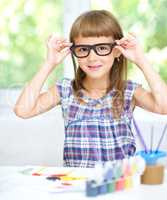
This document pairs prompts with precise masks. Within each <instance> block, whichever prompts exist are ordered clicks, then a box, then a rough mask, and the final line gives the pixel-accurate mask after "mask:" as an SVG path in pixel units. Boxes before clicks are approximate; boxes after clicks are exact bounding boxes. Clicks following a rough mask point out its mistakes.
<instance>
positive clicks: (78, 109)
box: [15, 10, 167, 167]
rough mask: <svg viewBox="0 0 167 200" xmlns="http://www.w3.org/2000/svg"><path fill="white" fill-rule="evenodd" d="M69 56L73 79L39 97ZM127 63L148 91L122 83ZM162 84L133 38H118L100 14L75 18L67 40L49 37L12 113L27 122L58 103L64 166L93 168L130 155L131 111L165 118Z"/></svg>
mask: <svg viewBox="0 0 167 200" xmlns="http://www.w3.org/2000/svg"><path fill="white" fill-rule="evenodd" d="M69 54H71V55H72V59H73V63H74V69H75V78H74V80H69V79H63V80H62V81H59V82H57V83H56V85H55V86H53V87H52V88H50V89H49V90H48V91H47V92H44V93H40V91H41V88H42V86H43V84H44V82H45V80H46V79H47V77H48V75H49V74H50V73H51V72H52V70H53V69H54V68H55V67H57V65H58V64H59V63H60V62H62V60H63V59H64V58H65V57H66V56H67V55H69ZM127 59H128V60H130V61H131V62H133V63H135V64H136V66H137V67H139V68H140V70H141V71H142V72H143V74H144V76H145V78H146V80H147V82H148V84H149V86H150V88H151V91H150V92H149V91H146V90H145V89H143V88H142V87H141V86H140V85H138V84H136V83H134V82H132V81H127V80H126V74H127V70H126V68H127V66H126V65H127ZM166 94H167V85H166V84H165V83H164V82H163V81H162V80H161V79H160V76H159V75H158V74H157V73H156V72H155V71H154V70H153V69H152V68H151V67H150V64H149V63H148V61H147V59H146V58H145V56H144V53H143V51H142V49H141V47H140V45H139V43H138V40H137V38H136V36H135V35H134V34H132V33H129V34H128V35H127V36H126V37H124V36H123V33H122V30H121V27H120V25H119V24H118V22H117V20H116V19H115V18H114V16H113V15H112V14H111V13H110V12H108V11H105V10H98V11H97V10H93V11H88V12H86V13H83V14H82V15H80V16H79V17H78V18H77V19H76V21H75V22H74V24H73V25H72V28H71V33H70V42H68V41H67V40H65V39H59V38H56V37H55V36H54V35H52V36H51V37H50V38H49V40H48V56H47V59H46V61H45V63H44V65H43V67H42V68H41V69H40V71H39V72H38V73H37V74H36V75H35V77H34V78H33V79H32V80H31V82H30V83H29V84H28V85H27V86H26V87H25V89H24V90H23V92H22V94H21V96H20V97H19V99H18V101H17V103H16V106H15V113H16V115H18V116H19V117H22V118H30V117H33V116H35V115H39V114H41V113H43V112H46V111H48V110H49V109H51V108H53V107H54V106H56V105H58V104H61V105H62V111H63V117H64V121H65V142H64V165H65V166H70V167H93V166H94V165H95V163H96V162H97V161H99V160H100V161H104V162H105V161H109V160H117V159H123V158H124V157H126V156H132V155H134V153H135V149H136V146H135V141H134V137H133V134H132V131H131V120H132V116H133V109H134V107H135V106H140V107H142V108H144V109H146V110H148V111H151V112H155V113H160V114H167V95H166Z"/></svg>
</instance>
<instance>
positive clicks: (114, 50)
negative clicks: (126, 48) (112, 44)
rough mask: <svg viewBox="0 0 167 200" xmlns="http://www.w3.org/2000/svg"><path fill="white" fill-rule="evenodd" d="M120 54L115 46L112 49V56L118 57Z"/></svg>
mask: <svg viewBox="0 0 167 200" xmlns="http://www.w3.org/2000/svg"><path fill="white" fill-rule="evenodd" d="M120 55H121V51H120V50H119V49H117V48H114V49H113V56H114V58H119V57H120Z"/></svg>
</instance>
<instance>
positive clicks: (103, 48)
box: [97, 45, 109, 51]
mask: <svg viewBox="0 0 167 200" xmlns="http://www.w3.org/2000/svg"><path fill="white" fill-rule="evenodd" d="M97 49H98V50H100V51H106V50H109V47H108V46H106V45H102V46H99V47H97Z"/></svg>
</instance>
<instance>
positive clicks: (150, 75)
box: [116, 33, 167, 114]
mask: <svg viewBox="0 0 167 200" xmlns="http://www.w3.org/2000/svg"><path fill="white" fill-rule="evenodd" d="M117 44H118V46H117V47H116V48H117V49H119V50H120V52H121V53H122V54H123V55H124V56H125V57H126V58H127V59H129V60H130V61H132V62H133V63H135V64H136V65H137V66H138V67H139V68H140V70H141V71H142V72H143V74H144V76H145V78H146V80H147V82H148V85H149V87H150V89H151V91H150V92H149V91H146V90H145V89H143V88H141V87H138V88H137V89H136V90H135V93H134V99H135V105H137V106H140V107H142V108H144V109H146V110H148V111H151V112H155V113H159V114H167V85H166V84H165V82H164V81H163V80H162V79H161V78H160V76H159V74H158V73H157V72H155V71H154V70H153V68H152V67H151V66H150V64H149V62H148V60H147V59H146V58H145V55H144V52H143V50H142V48H141V46H140V45H139V42H138V40H137V38H136V36H135V35H134V34H132V33H130V34H129V35H128V36H127V37H125V38H122V39H121V40H119V41H117Z"/></svg>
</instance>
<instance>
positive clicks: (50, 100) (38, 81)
mask: <svg viewBox="0 0 167 200" xmlns="http://www.w3.org/2000/svg"><path fill="white" fill-rule="evenodd" d="M47 46H48V56H47V59H46V62H45V64H44V65H43V66H42V68H41V69H40V71H39V72H38V73H37V74H36V75H35V77H34V78H33V79H32V80H31V81H30V83H29V84H28V85H27V86H26V87H25V88H24V90H23V91H22V93H21V95H20V97H19V99H18V100H17V102H16V105H15V108H14V112H15V113H16V115H17V116H19V117H22V118H30V117H33V116H35V115H39V114H40V113H43V112H46V111H48V110H50V109H51V108H53V107H54V106H56V105H57V104H59V102H60V96H59V94H58V89H57V87H56V86H53V87H52V88H50V89H49V90H48V91H47V92H44V93H41V89H42V87H43V84H44V82H45V81H46V79H47V77H48V76H49V74H50V73H51V72H52V71H53V69H54V68H55V67H56V66H57V65H58V64H59V63H60V62H62V60H63V59H64V58H65V57H66V56H67V55H68V54H69V53H70V51H69V47H70V46H71V43H69V42H67V41H66V40H64V39H57V38H56V37H55V36H54V35H52V36H51V37H50V38H49V40H48V44H47Z"/></svg>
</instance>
